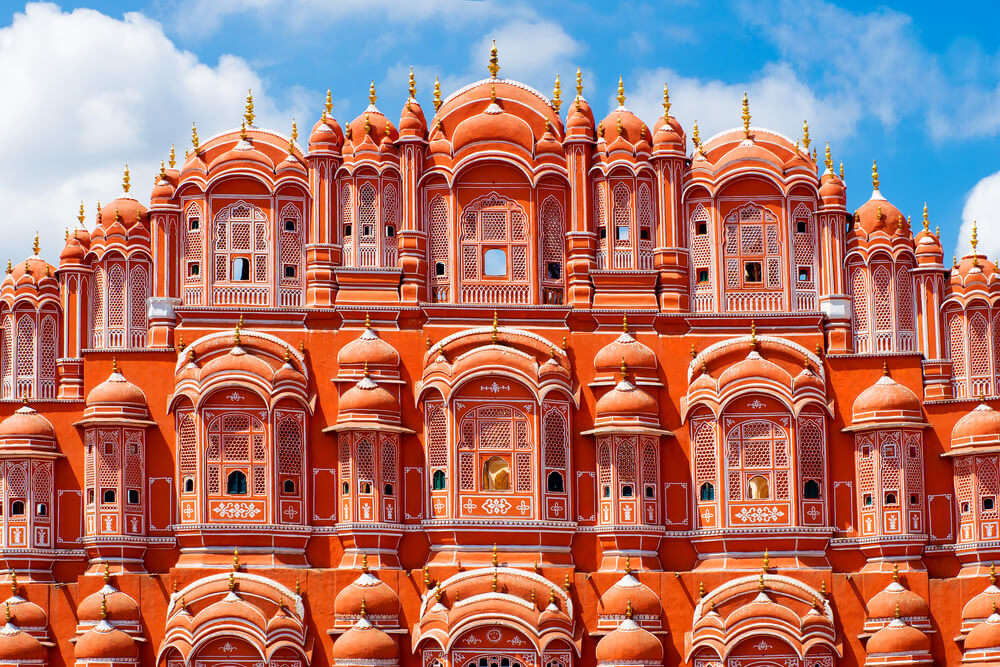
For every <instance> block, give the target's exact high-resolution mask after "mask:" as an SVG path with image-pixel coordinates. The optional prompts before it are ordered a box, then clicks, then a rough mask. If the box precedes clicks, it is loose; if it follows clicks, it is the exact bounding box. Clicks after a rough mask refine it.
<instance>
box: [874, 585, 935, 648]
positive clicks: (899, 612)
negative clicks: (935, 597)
mask: <svg viewBox="0 0 1000 667" xmlns="http://www.w3.org/2000/svg"><path fill="white" fill-rule="evenodd" d="M867 612H868V613H867V616H866V618H865V625H864V631H865V632H866V633H869V634H871V633H875V632H877V631H878V630H880V629H882V628H884V627H885V626H886V625H888V624H889V623H890V622H891V621H892V619H894V618H899V619H902V620H904V621H906V623H908V624H909V625H911V626H913V627H915V628H918V629H920V630H930V629H931V622H930V613H931V612H930V606H929V605H928V604H927V600H925V599H924V598H923V597H921V596H920V595H917V594H916V593H914V592H913V591H911V590H909V589H907V588H906V587H905V586H903V584H901V583H900V581H899V571H898V570H894V571H893V575H892V581H891V582H889V585H888V586H886V587H885V588H884V589H882V590H881V591H879V592H878V593H876V594H875V595H874V596H873V597H872V599H871V600H869V601H868V604H867Z"/></svg>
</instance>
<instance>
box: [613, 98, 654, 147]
mask: <svg viewBox="0 0 1000 667" xmlns="http://www.w3.org/2000/svg"><path fill="white" fill-rule="evenodd" d="M620 85H621V84H620V83H619V86H620ZM620 94H621V96H620V97H619V100H618V108H616V109H614V110H613V111H612V112H611V113H609V114H608V115H607V116H605V117H604V119H603V120H602V121H601V127H602V128H603V131H604V141H605V142H607V145H608V148H609V149H611V148H613V144H614V143H615V142H616V141H617V140H618V139H621V140H623V141H624V142H625V143H626V144H628V145H629V146H637V145H638V144H639V143H640V142H645V143H646V145H647V146H648V145H649V141H650V140H651V139H652V138H653V137H652V134H651V133H650V131H649V127H648V126H647V125H646V124H645V123H644V122H642V119H641V118H639V117H638V116H636V115H635V114H634V113H632V111H630V110H629V109H628V108H626V107H625V104H624V101H625V98H624V93H620Z"/></svg>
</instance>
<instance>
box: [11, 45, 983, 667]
mask: <svg viewBox="0 0 1000 667" xmlns="http://www.w3.org/2000/svg"><path fill="white" fill-rule="evenodd" d="M497 70H498V67H497V63H496V59H495V55H494V58H493V60H492V61H491V67H490V77H489V78H487V79H485V80H483V81H479V82H476V83H472V84H470V85H468V86H465V87H464V88H462V89H460V90H458V91H456V92H454V93H453V94H452V95H450V96H449V97H447V98H446V99H444V100H442V99H441V94H440V90H439V88H438V87H437V86H435V91H434V109H433V111H434V113H433V117H432V118H431V119H430V120H429V121H428V120H426V116H425V113H424V111H423V110H422V109H421V106H420V104H419V103H418V102H417V100H416V99H415V91H414V90H413V86H412V83H411V90H410V96H409V99H407V101H406V104H405V106H404V108H403V109H402V111H401V115H400V118H399V121H398V123H396V122H394V121H392V120H390V119H389V118H388V117H387V116H386V115H385V114H384V113H383V112H382V111H380V110H379V108H378V107H377V106H376V97H375V92H374V88H373V89H372V91H371V104H370V106H369V107H368V108H367V109H366V110H365V111H364V112H363V113H362V114H361V115H360V116H358V117H357V118H356V119H354V120H353V121H351V122H350V123H349V124H346V125H344V126H341V125H340V124H339V123H338V122H337V121H336V120H334V118H333V116H332V115H331V113H332V112H331V105H330V104H329V96H328V101H327V106H326V110H325V111H324V112H323V114H322V115H321V117H320V119H319V120H318V121H317V122H316V124H315V126H314V127H313V129H312V132H311V133H310V135H309V139H308V145H307V146H305V147H303V146H300V145H299V144H298V143H297V141H296V133H295V132H294V130H293V132H292V135H291V136H290V137H289V136H285V135H283V134H280V133H277V132H273V131H269V130H265V129H262V128H259V127H256V126H255V125H254V116H253V109H252V102H251V101H250V100H248V108H247V111H246V114H245V118H244V122H243V127H242V128H240V129H237V130H235V131H230V132H225V133H223V134H221V135H219V136H216V137H213V138H211V139H209V140H207V141H204V142H202V141H200V140H199V138H198V135H197V131H194V132H193V137H192V138H193V142H192V146H191V148H190V149H189V150H188V151H186V158H185V160H184V161H183V164H181V165H180V167H179V168H175V166H174V160H173V156H171V160H170V164H169V166H167V165H164V167H163V168H162V169H161V171H160V173H159V174H158V175H157V177H156V179H155V185H154V187H153V191H152V194H151V197H150V203H149V205H148V206H146V205H144V204H142V203H140V202H139V201H138V200H137V199H136V198H135V197H134V195H133V194H132V193H131V190H130V187H129V186H130V184H129V181H128V176H127V174H126V179H125V181H124V190H125V192H124V193H123V194H122V195H120V196H119V197H118V198H117V199H115V200H113V201H111V202H110V203H108V204H106V205H104V206H103V207H101V208H100V209H99V211H98V213H97V215H96V219H95V220H94V221H93V224H92V225H90V226H85V225H84V224H83V223H84V217H83V214H82V211H81V216H80V225H79V227H77V228H76V229H73V230H72V231H70V232H69V233H68V235H67V241H66V246H65V248H64V249H63V250H62V252H61V254H60V257H59V264H58V266H54V265H50V264H49V263H48V262H47V261H46V260H44V259H42V258H41V257H40V256H39V252H38V248H37V245H36V248H35V252H34V254H33V255H32V256H31V257H29V258H27V259H25V260H24V261H21V262H18V263H16V264H14V265H13V266H12V267H10V268H9V269H8V275H7V277H6V279H5V280H4V281H3V284H2V287H0V324H2V336H0V352H2V354H0V376H2V377H0V393H2V398H3V400H4V402H3V403H2V405H3V406H5V408H4V410H5V414H6V419H4V421H3V422H2V423H0V465H2V474H0V477H2V485H0V496H2V497H0V519H2V531H0V561H2V562H0V566H2V569H3V570H5V571H6V572H7V574H6V575H5V576H6V577H7V579H8V581H9V588H10V596H9V597H8V598H7V599H6V601H4V602H0V604H2V607H0V609H2V611H3V612H4V613H5V616H6V619H7V620H6V625H4V626H3V627H2V628H0V665H3V666H5V667H10V666H14V665H17V666H28V665H53V666H55V665H81V666H82V665H88V666H92V667H105V666H106V667H112V666H118V665H138V664H142V665H162V666H164V667H181V666H185V667H188V666H190V667H234V666H257V665H271V666H274V667H303V666H304V665H322V666H325V665H337V666H340V667H361V666H364V667H395V666H397V665H398V666H404V665H405V666H406V667H577V666H587V667H594V666H595V665H600V666H602V667H636V666H640V665H679V664H684V665H696V666H698V667H721V666H726V667H776V666H780V667H793V666H794V667H832V666H833V665H872V666H874V665H929V664H938V665H943V664H949V665H955V664H970V665H978V666H986V665H1000V613H998V612H997V603H998V602H1000V588H998V587H996V586H995V585H994V575H993V570H992V563H993V561H994V560H995V559H997V558H998V556H1000V536H998V534H1000V506H998V502H1000V498H998V496H1000V413H998V412H996V411H995V410H994V409H993V408H992V407H991V406H990V405H989V402H987V401H986V398H995V397H996V396H997V395H1000V313H998V311H997V310H996V308H994V305H993V304H994V303H995V301H996V300H997V298H998V296H1000V277H998V273H997V268H996V266H995V265H994V264H993V262H991V261H989V260H988V259H987V258H986V257H984V256H982V255H977V254H975V250H974V251H973V254H971V255H968V256H966V257H964V258H962V259H961V260H960V261H956V262H954V263H953V265H947V266H946V265H945V264H944V263H943V257H942V248H941V244H940V241H939V237H938V235H937V234H936V233H933V232H931V231H930V230H929V228H928V223H927V214H926V211H925V212H924V216H923V225H922V230H920V231H918V233H917V234H916V235H914V234H913V231H912V228H911V223H910V219H909V218H908V217H906V216H904V215H903V213H901V212H900V211H899V210H898V209H897V208H896V207H894V206H893V205H892V204H891V203H889V201H888V200H887V199H886V198H885V197H884V196H883V195H882V194H881V192H880V191H879V182H878V176H877V172H874V173H873V176H874V191H873V192H872V195H871V198H870V199H869V200H868V201H867V202H866V203H865V204H863V205H862V206H861V207H860V208H859V209H858V210H857V211H856V212H853V213H850V212H848V211H847V210H846V207H845V186H844V182H843V177H842V175H838V174H837V172H835V171H834V167H833V163H832V161H831V159H830V157H829V150H827V155H826V160H825V165H824V164H820V163H818V162H817V157H816V152H815V149H813V151H812V152H811V153H810V142H809V138H808V128H805V137H803V139H802V143H801V144H800V143H799V142H797V141H796V142H793V141H791V140H789V139H787V138H785V137H783V136H782V135H780V134H778V133H776V132H772V131H768V130H764V129H762V128H758V127H755V126H752V125H751V123H750V114H749V109H748V105H747V104H746V101H745V100H744V109H743V125H742V127H741V128H739V129H737V130H732V131H727V132H723V133H721V134H719V135H717V136H715V137H713V138H711V139H708V140H706V141H704V142H702V141H701V140H700V139H699V136H698V131H697V127H694V128H693V131H692V139H693V145H694V149H693V152H691V153H688V151H687V148H686V146H687V138H686V134H685V131H684V129H682V128H681V127H680V125H679V123H678V122H677V121H676V120H675V119H674V117H673V116H671V115H670V105H669V101H668V98H667V96H666V89H665V90H664V105H663V115H662V117H660V118H658V119H656V122H655V123H654V125H653V127H652V128H650V127H649V126H647V125H646V124H645V123H644V122H643V121H642V120H640V119H639V118H638V117H636V116H635V115H634V114H633V113H632V112H631V111H629V110H628V108H627V107H626V106H625V96H624V92H623V90H622V87H621V84H619V96H618V99H619V106H618V108H617V109H615V110H613V111H612V112H611V113H610V114H609V115H608V116H607V117H606V118H604V119H602V120H597V119H595V118H594V115H593V112H592V110H591V106H590V104H589V103H588V102H587V100H586V98H585V97H584V96H583V86H582V84H581V83H580V81H579V75H578V81H577V94H576V96H575V97H574V98H573V99H571V100H569V101H568V102H565V103H563V102H562V101H561V99H560V91H559V87H558V82H557V87H556V90H555V93H554V95H553V97H552V98H551V99H548V98H546V97H545V96H543V95H542V94H540V93H538V92H537V91H535V90H533V89H531V88H530V87H528V86H526V85H524V84H521V83H518V82H515V81H510V80H506V79H502V78H498V75H497Z"/></svg>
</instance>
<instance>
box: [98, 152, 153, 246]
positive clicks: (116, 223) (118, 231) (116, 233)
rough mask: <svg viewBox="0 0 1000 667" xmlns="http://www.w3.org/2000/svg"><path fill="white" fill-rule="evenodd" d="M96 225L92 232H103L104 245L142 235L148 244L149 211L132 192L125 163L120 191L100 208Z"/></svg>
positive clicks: (129, 176) (130, 179)
mask: <svg viewBox="0 0 1000 667" xmlns="http://www.w3.org/2000/svg"><path fill="white" fill-rule="evenodd" d="M97 226H98V229H95V230H94V234H95V236H96V235H97V232H98V231H101V232H103V235H104V245H106V246H110V245H112V244H113V243H115V242H124V241H125V240H126V239H127V238H130V237H136V238H139V237H142V238H144V239H145V241H146V244H147V245H148V242H149V211H148V210H147V209H146V207H145V206H143V205H142V204H141V203H139V200H137V199H136V198H135V196H134V195H133V194H132V178H131V174H130V172H129V168H128V165H127V164H126V165H125V172H124V174H123V175H122V193H121V194H120V195H118V197H117V198H116V199H114V200H113V201H111V202H110V203H108V204H105V205H104V208H102V209H101V210H100V213H99V215H98V225H97ZM95 240H96V239H95ZM95 245H96V244H95Z"/></svg>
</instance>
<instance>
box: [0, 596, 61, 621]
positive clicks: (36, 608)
mask: <svg viewBox="0 0 1000 667" xmlns="http://www.w3.org/2000/svg"><path fill="white" fill-rule="evenodd" d="M8 605H9V606H10V618H11V622H12V623H13V624H14V625H16V626H17V627H19V628H31V629H34V628H44V627H45V626H47V625H48V624H49V616H48V614H46V613H45V610H44V609H42V607H41V606H40V605H37V604H35V603H34V602H31V601H30V600H25V599H24V598H23V597H21V596H20V595H12V596H11V597H9V598H7V599H6V600H5V601H4V602H2V603H0V609H6V608H7V606H8Z"/></svg>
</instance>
